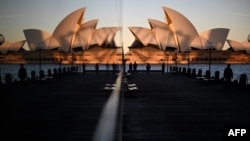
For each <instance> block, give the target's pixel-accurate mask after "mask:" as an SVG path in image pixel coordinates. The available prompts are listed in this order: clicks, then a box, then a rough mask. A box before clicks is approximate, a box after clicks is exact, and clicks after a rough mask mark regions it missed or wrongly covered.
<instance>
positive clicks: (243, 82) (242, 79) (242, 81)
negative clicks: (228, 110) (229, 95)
mask: <svg viewBox="0 0 250 141" xmlns="http://www.w3.org/2000/svg"><path fill="white" fill-rule="evenodd" d="M239 84H240V86H246V85H247V75H246V74H241V75H240V78H239Z"/></svg>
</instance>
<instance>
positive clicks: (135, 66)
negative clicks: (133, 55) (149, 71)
mask: <svg viewBox="0 0 250 141" xmlns="http://www.w3.org/2000/svg"><path fill="white" fill-rule="evenodd" d="M133 67H134V71H135V73H137V64H136V62H134V65H133Z"/></svg>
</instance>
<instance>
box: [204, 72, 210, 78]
mask: <svg viewBox="0 0 250 141" xmlns="http://www.w3.org/2000/svg"><path fill="white" fill-rule="evenodd" d="M205 77H206V78H210V77H211V75H210V71H209V70H206V76H205Z"/></svg>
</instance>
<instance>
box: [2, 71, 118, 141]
mask: <svg viewBox="0 0 250 141" xmlns="http://www.w3.org/2000/svg"><path fill="white" fill-rule="evenodd" d="M114 80H115V76H114V75H113V74H111V73H110V74H105V75H104V73H103V74H95V73H89V74H86V75H82V74H75V75H69V76H63V77H60V78H56V79H52V80H49V81H43V82H41V83H39V82H34V83H31V84H27V85H26V86H25V87H21V86H17V87H15V88H8V89H6V90H3V91H2V94H1V111H2V113H1V117H2V118H1V129H2V130H1V131H2V132H1V140H2V141H6V140H9V141H13V140H25V141H26V140H32V141H38V140H41V141H74V140H76V141H78V140H82V141H85V140H91V139H92V136H93V133H94V130H95V127H96V125H97V121H98V119H99V117H100V114H101V111H102V108H103V105H104V103H105V102H106V100H107V99H108V95H106V94H105V93H103V87H104V84H105V83H113V82H114Z"/></svg>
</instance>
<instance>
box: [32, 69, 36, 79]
mask: <svg viewBox="0 0 250 141" xmlns="http://www.w3.org/2000/svg"><path fill="white" fill-rule="evenodd" d="M31 80H36V72H35V71H31Z"/></svg>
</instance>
